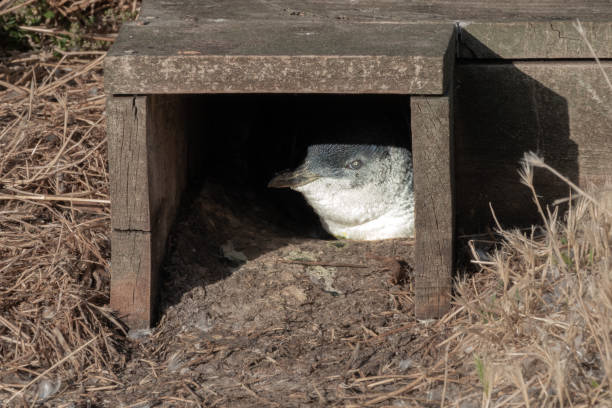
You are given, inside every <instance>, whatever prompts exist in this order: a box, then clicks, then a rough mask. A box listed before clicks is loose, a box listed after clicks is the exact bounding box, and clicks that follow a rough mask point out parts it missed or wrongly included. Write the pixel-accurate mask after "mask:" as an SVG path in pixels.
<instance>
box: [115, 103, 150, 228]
mask: <svg viewBox="0 0 612 408" xmlns="http://www.w3.org/2000/svg"><path fill="white" fill-rule="evenodd" d="M106 112H107V118H108V119H107V129H108V162H109V173H110V194H111V199H112V221H111V222H112V227H113V228H114V229H121V230H140V231H150V230H151V226H150V222H149V220H150V213H149V184H148V163H147V114H148V112H147V97H146V96H109V97H108V99H107V102H106Z"/></svg>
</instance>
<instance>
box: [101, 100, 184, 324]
mask: <svg viewBox="0 0 612 408" xmlns="http://www.w3.org/2000/svg"><path fill="white" fill-rule="evenodd" d="M107 112H108V138H109V166H110V178H111V205H112V228H113V233H112V254H111V256H112V270H111V274H112V276H111V277H112V279H111V306H112V307H113V308H114V309H116V310H118V311H119V313H120V314H121V315H124V316H125V321H126V322H127V323H128V324H129V325H130V327H132V328H140V327H149V325H151V324H152V323H153V321H154V319H155V305H156V303H157V302H156V299H157V286H158V285H157V281H158V275H159V267H160V265H161V262H162V260H163V256H164V252H165V247H166V240H167V237H168V233H169V232H170V228H171V226H172V222H173V221H174V218H175V215H176V211H177V208H178V206H179V204H180V199H181V193H182V192H183V189H184V188H185V183H186V171H187V149H186V136H185V134H184V133H185V132H184V127H185V123H184V106H183V99H182V98H181V97H179V96H173V95H160V96H153V95H150V96H110V97H109V98H108V102H107Z"/></svg>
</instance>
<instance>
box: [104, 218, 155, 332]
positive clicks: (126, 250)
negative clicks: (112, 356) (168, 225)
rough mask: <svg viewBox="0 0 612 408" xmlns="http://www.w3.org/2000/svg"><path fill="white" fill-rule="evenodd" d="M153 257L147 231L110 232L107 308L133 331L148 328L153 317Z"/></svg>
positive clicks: (149, 235) (149, 234) (149, 236)
mask: <svg viewBox="0 0 612 408" xmlns="http://www.w3.org/2000/svg"><path fill="white" fill-rule="evenodd" d="M152 254H153V251H152V248H151V233H150V232H141V231H117V230H114V231H113V234H112V257H111V261H112V277H111V302H110V305H111V308H113V309H114V310H117V311H118V312H119V316H120V317H121V318H122V319H123V321H124V322H126V323H127V324H128V326H129V327H130V328H132V329H141V328H146V327H149V325H150V324H151V322H152V321H153V319H154V318H155V303H156V297H157V296H156V295H157V275H158V274H157V273H156V268H157V266H158V265H157V262H154V260H153V258H152Z"/></svg>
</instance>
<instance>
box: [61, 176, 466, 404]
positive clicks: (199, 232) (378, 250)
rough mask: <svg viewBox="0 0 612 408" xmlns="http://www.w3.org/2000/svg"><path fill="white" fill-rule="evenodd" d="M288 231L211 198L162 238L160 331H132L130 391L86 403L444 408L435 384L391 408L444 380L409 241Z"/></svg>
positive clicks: (210, 190) (235, 196)
mask: <svg viewBox="0 0 612 408" xmlns="http://www.w3.org/2000/svg"><path fill="white" fill-rule="evenodd" d="M245 198H246V200H245ZM287 220H288V219H287V218H284V217H282V216H280V215H279V214H278V211H277V209H275V208H274V205H273V204H270V203H266V202H265V201H262V200H258V197H257V195H256V194H254V193H252V194H245V193H244V192H242V191H233V192H232V191H227V189H222V188H220V187H218V186H215V185H212V184H208V185H206V186H205V188H204V189H203V190H202V193H200V195H199V196H198V197H197V198H195V199H194V200H192V202H191V204H189V205H188V206H187V208H184V209H183V211H182V215H181V216H180V219H179V221H178V222H177V225H176V226H175V230H174V232H173V234H172V237H171V239H170V254H169V256H168V259H167V261H166V264H165V267H164V270H165V273H166V276H165V278H164V283H163V287H162V290H161V292H162V295H161V296H162V317H161V322H160V324H159V326H158V327H157V328H155V329H153V330H152V331H146V330H145V331H134V332H130V335H129V338H130V339H131V342H130V344H129V357H128V361H127V366H126V369H125V370H123V371H122V372H121V373H120V374H119V375H118V377H117V378H116V380H115V381H118V382H119V383H121V384H130V385H129V386H128V387H125V388H124V390H123V392H119V393H118V392H116V391H113V392H105V391H104V390H100V392H94V393H89V394H88V397H87V398H88V399H89V401H90V404H93V405H96V404H99V405H101V406H182V405H183V404H187V405H189V404H193V403H197V404H199V405H203V406H226V407H228V406H231V407H253V406H281V407H300V406H338V405H341V406H345V405H347V404H349V405H350V404H355V405H362V404H366V403H368V402H369V403H372V404H375V405H381V404H382V405H385V404H386V403H390V402H394V406H427V405H431V406H439V404H440V398H441V394H442V387H443V383H442V382H438V383H436V382H434V383H432V386H431V387H430V388H431V389H430V391H429V392H428V393H423V392H419V393H418V394H415V395H414V396H412V397H410V398H408V397H406V398H404V397H403V398H400V399H394V398H392V396H387V394H388V393H389V392H391V391H394V390H397V389H398V388H400V387H402V385H404V384H405V385H406V386H407V387H410V384H411V383H414V382H415V380H416V382H420V381H419V376H422V375H423V373H421V372H420V369H421V368H423V367H429V369H428V375H429V376H431V374H432V372H431V371H430V370H431V369H432V368H433V370H434V371H437V372H438V373H439V374H440V375H443V373H444V368H445V367H444V354H443V349H442V350H440V348H438V347H437V345H438V343H440V342H442V341H443V340H444V339H445V338H446V334H445V330H440V328H441V327H440V326H441V325H444V323H442V322H437V323H436V326H437V327H436V328H435V329H433V328H430V327H429V326H430V325H431V323H430V324H428V323H419V322H416V321H415V319H414V316H413V312H412V310H413V309H412V308H413V303H412V302H413V273H412V271H413V269H412V268H413V242H412V240H409V239H395V240H386V241H374V242H355V241H338V240H334V239H329V238H323V239H322V238H317V237H312V236H313V235H314V236H321V235H324V234H323V233H322V232H320V231H312V230H311V231H307V232H306V233H303V232H302V236H300V233H299V231H296V230H295V229H292V228H290V226H289V225H283V224H282V222H283V221H285V222H289V221H290V220H289V221H287ZM293 227H295V225H293ZM441 351H442V352H441ZM96 385H98V386H103V385H102V383H100V384H96ZM453 386H454V385H453V384H448V385H447V393H450V392H451V391H452V389H453ZM90 387H92V388H95V385H94V384H90ZM407 390H408V389H406V391H407ZM73 398H74V396H73ZM377 399H380V401H379V402H377V401H378V400H377ZM72 401H74V399H73V400H72ZM398 404H399V405H398ZM187 405H186V406H187Z"/></svg>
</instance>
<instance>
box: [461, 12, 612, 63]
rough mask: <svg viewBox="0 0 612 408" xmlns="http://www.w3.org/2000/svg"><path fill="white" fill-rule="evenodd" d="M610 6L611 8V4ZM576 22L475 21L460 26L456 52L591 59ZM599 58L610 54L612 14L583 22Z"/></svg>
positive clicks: (486, 56) (467, 55)
mask: <svg viewBox="0 0 612 408" xmlns="http://www.w3.org/2000/svg"><path fill="white" fill-rule="evenodd" d="M610 4H611V9H612V3H610ZM574 23H575V21H574V20H571V21H554V20H551V21H538V20H533V19H529V20H528V21H512V22H476V23H466V24H461V25H460V34H459V47H458V55H459V57H461V58H468V59H551V58H558V59H577V58H588V59H591V58H593V54H592V53H591V50H590V49H589V47H588V45H587V44H586V43H585V42H584V40H583V39H582V38H581V37H580V35H579V34H578V31H576V28H574V25H573V24H574ZM582 26H583V28H584V32H585V35H586V37H587V39H588V40H589V42H590V43H591V45H592V46H593V49H594V50H595V53H596V54H597V56H598V57H599V58H611V57H612V17H610V19H609V20H608V21H597V22H593V21H588V20H587V21H584V22H582Z"/></svg>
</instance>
